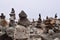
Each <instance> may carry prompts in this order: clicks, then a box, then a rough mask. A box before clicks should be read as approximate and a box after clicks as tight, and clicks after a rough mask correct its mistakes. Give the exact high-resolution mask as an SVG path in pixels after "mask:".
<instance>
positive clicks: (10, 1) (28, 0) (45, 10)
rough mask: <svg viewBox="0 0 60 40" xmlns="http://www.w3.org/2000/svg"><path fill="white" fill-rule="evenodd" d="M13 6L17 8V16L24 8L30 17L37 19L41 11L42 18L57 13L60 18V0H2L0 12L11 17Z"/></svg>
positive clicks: (7, 17)
mask: <svg viewBox="0 0 60 40" xmlns="http://www.w3.org/2000/svg"><path fill="white" fill-rule="evenodd" d="M11 8H14V9H15V13H16V18H17V19H18V17H19V16H18V14H19V13H20V12H21V10H24V11H25V13H26V14H27V15H28V18H29V19H33V18H34V19H35V20H36V19H37V18H38V15H39V13H41V16H42V19H43V18H45V17H46V16H49V17H54V15H55V13H57V15H58V17H59V18H60V0H0V14H1V13H4V14H5V15H6V19H9V18H10V16H9V14H10V12H11Z"/></svg>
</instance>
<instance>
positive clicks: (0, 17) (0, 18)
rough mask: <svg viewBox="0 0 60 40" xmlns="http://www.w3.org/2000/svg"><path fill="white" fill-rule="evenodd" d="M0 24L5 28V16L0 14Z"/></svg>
mask: <svg viewBox="0 0 60 40" xmlns="http://www.w3.org/2000/svg"><path fill="white" fill-rule="evenodd" d="M0 22H1V23H0V24H1V26H3V27H5V26H7V21H6V20H5V15H4V14H3V13H1V16H0Z"/></svg>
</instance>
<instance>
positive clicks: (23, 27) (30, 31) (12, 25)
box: [0, 8, 60, 40]
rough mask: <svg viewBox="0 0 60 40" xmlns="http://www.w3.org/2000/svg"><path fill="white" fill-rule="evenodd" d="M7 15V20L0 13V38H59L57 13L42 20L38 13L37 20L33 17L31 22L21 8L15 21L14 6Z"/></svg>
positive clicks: (39, 39)
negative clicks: (8, 16)
mask: <svg viewBox="0 0 60 40" xmlns="http://www.w3.org/2000/svg"><path fill="white" fill-rule="evenodd" d="M9 15H10V18H9V22H8V21H7V20H6V19H5V15H4V14H3V13H1V15H0V40H60V19H58V18H57V14H55V17H54V18H53V17H48V16H47V17H46V19H44V20H42V19H41V14H39V18H38V20H37V21H35V20H34V19H33V21H32V22H30V21H29V20H28V18H27V14H26V13H25V12H24V11H23V10H22V11H21V12H20V13H19V20H18V21H15V20H16V17H15V10H14V8H12V10H11V13H10V14H9Z"/></svg>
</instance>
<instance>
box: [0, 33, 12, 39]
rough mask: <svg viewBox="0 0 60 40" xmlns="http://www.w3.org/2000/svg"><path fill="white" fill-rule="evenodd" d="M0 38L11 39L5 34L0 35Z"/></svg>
mask: <svg viewBox="0 0 60 40" xmlns="http://www.w3.org/2000/svg"><path fill="white" fill-rule="evenodd" d="M0 40H13V39H12V38H11V37H9V36H8V35H7V34H4V35H2V36H0Z"/></svg>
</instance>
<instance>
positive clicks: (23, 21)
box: [18, 11, 30, 26]
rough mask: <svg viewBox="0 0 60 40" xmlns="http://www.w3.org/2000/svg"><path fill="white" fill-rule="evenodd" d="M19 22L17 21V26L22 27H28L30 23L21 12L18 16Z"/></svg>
mask: <svg viewBox="0 0 60 40" xmlns="http://www.w3.org/2000/svg"><path fill="white" fill-rule="evenodd" d="M19 17H20V18H19V20H18V24H19V25H23V26H29V25H30V21H29V20H28V18H27V15H26V13H25V12H24V11H21V13H20V14H19Z"/></svg>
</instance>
